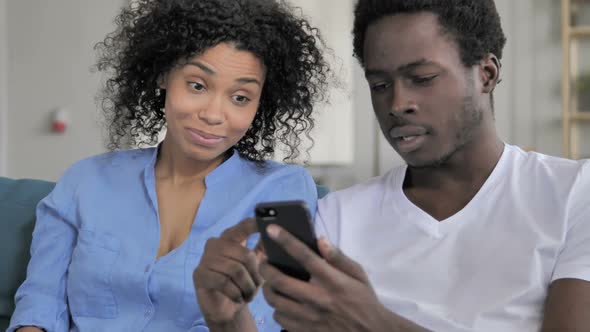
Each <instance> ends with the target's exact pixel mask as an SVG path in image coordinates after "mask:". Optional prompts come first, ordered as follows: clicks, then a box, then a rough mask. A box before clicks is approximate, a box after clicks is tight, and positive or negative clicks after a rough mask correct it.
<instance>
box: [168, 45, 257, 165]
mask: <svg viewBox="0 0 590 332" xmlns="http://www.w3.org/2000/svg"><path fill="white" fill-rule="evenodd" d="M264 79H265V71H264V67H263V65H262V63H261V62H260V60H259V59H258V58H257V57H256V56H255V55H254V54H252V53H250V52H247V51H240V50H237V49H236V48H235V47H233V46H232V45H231V44H229V43H220V44H218V45H216V46H214V47H211V48H209V49H207V50H206V51H205V52H204V53H202V54H200V55H197V56H195V57H193V58H190V59H189V61H188V62H186V63H181V65H179V66H176V67H175V68H173V69H172V70H171V71H170V72H169V73H168V74H167V75H166V76H165V77H163V80H162V83H161V85H160V87H161V88H162V89H165V90H166V101H165V106H164V107H165V113H166V123H167V133H166V138H165V140H166V141H169V142H168V143H173V144H170V146H174V147H175V148H173V150H175V152H180V153H184V154H185V155H186V156H187V157H189V158H191V159H194V160H199V161H214V160H216V159H219V158H223V154H224V153H225V152H226V151H227V150H228V149H230V148H231V147H232V146H234V145H235V144H236V143H237V142H238V141H239V140H240V139H241V138H242V137H243V136H244V135H245V134H246V131H247V130H248V128H249V127H250V125H251V123H252V121H253V120H254V116H255V115H256V111H257V109H258V105H259V103H260V95H261V92H262V87H263V85H264Z"/></svg>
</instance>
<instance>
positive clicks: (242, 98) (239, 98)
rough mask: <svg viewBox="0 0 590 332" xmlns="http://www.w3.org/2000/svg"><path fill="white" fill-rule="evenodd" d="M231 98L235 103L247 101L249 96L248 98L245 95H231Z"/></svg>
mask: <svg viewBox="0 0 590 332" xmlns="http://www.w3.org/2000/svg"><path fill="white" fill-rule="evenodd" d="M232 99H233V100H234V102H235V103H237V104H246V103H247V102H249V101H250V98H248V97H246V96H240V95H236V96H232Z"/></svg>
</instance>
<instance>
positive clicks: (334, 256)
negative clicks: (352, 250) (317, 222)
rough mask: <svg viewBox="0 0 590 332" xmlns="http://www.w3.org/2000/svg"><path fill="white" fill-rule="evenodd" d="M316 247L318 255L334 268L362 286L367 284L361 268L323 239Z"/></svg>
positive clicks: (367, 280) (367, 279) (367, 281)
mask: <svg viewBox="0 0 590 332" xmlns="http://www.w3.org/2000/svg"><path fill="white" fill-rule="evenodd" d="M318 247H319V250H320V255H321V256H322V257H323V258H324V259H325V260H326V262H328V263H329V264H330V265H332V266H333V267H334V268H336V269H338V270H340V271H342V272H344V273H345V274H347V275H349V276H350V277H352V278H354V279H356V280H358V281H360V282H362V283H364V284H369V278H368V277H367V274H366V273H365V270H364V269H363V268H362V266H361V265H360V264H359V263H357V262H355V261H353V260H352V259H350V257H348V256H346V255H345V254H344V253H342V251H340V249H338V248H336V247H334V246H333V245H332V244H331V243H330V242H329V241H328V240H327V239H326V238H325V237H322V238H320V239H319V241H318Z"/></svg>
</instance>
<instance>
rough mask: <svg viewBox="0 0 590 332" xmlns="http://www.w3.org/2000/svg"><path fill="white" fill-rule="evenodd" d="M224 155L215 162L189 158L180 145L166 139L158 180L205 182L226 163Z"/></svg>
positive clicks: (157, 165)
mask: <svg viewBox="0 0 590 332" xmlns="http://www.w3.org/2000/svg"><path fill="white" fill-rule="evenodd" d="M224 159H225V157H224V155H221V156H219V157H217V158H215V159H213V160H197V159H193V158H190V157H189V156H187V155H186V154H185V153H184V152H183V151H182V150H181V149H180V147H179V146H178V145H176V144H174V143H173V142H171V141H170V140H167V139H164V141H163V142H162V144H161V145H160V149H159V152H158V157H157V160H156V166H155V176H156V179H158V180H166V181H172V183H174V184H178V185H182V184H186V183H194V182H203V181H204V180H205V177H206V176H207V175H208V174H209V173H211V172H212V171H213V170H214V169H215V168H217V166H219V165H221V163H222V162H223V161H224Z"/></svg>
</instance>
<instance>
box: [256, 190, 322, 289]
mask: <svg viewBox="0 0 590 332" xmlns="http://www.w3.org/2000/svg"><path fill="white" fill-rule="evenodd" d="M255 214H256V223H257V225H258V230H259V231H260V235H261V240H262V244H263V245H264V250H265V251H266V255H267V257H268V261H269V263H271V264H272V265H274V266H276V267H277V268H278V269H279V270H281V271H282V272H283V273H285V274H287V275H289V276H292V277H294V278H298V279H301V280H305V281H307V280H309V278H310V275H309V273H308V272H307V271H306V270H305V269H304V268H303V266H301V264H299V263H298V262H297V261H296V260H295V259H294V258H293V257H291V255H289V254H287V252H286V251H285V250H283V248H282V247H281V246H279V245H278V244H277V243H276V242H274V241H273V240H272V239H270V238H269V237H268V234H267V233H266V227H267V226H268V225H270V224H276V225H279V226H281V227H282V228H283V229H285V230H286V231H288V232H289V233H291V234H292V235H293V236H295V237H296V238H297V239H299V240H300V241H301V242H303V243H304V244H305V245H307V246H308V247H309V248H311V249H312V250H313V251H314V252H316V253H318V254H319V250H318V247H317V240H316V237H315V234H314V231H313V225H312V222H311V215H310V213H309V209H308V208H307V206H306V204H305V202H303V201H282V202H267V203H260V204H258V205H256V208H255Z"/></svg>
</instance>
